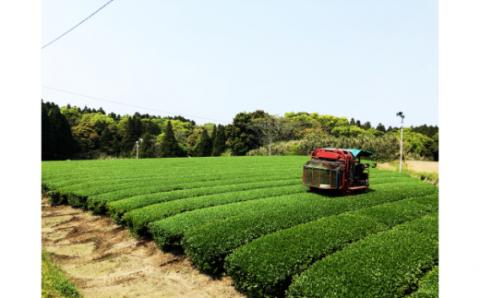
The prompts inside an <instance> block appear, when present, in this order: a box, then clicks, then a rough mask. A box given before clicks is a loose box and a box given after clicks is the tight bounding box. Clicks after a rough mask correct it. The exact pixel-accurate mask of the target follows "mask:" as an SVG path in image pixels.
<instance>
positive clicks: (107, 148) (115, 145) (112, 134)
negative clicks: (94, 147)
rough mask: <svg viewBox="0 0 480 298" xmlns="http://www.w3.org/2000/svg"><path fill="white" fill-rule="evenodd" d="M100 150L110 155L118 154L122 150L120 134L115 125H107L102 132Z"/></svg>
mask: <svg viewBox="0 0 480 298" xmlns="http://www.w3.org/2000/svg"><path fill="white" fill-rule="evenodd" d="M99 143H100V151H101V152H102V153H104V154H107V155H110V156H118V155H119V154H120V152H121V144H120V136H119V134H118V131H117V128H116V127H115V126H112V127H108V126H106V127H105V128H104V129H103V131H102V133H101V134H100V139H99Z"/></svg>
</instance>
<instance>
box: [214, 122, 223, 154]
mask: <svg viewBox="0 0 480 298" xmlns="http://www.w3.org/2000/svg"><path fill="white" fill-rule="evenodd" d="M225 147H226V146H225V127H224V126H223V125H219V126H218V129H217V133H216V134H215V139H214V140H213V149H212V155H213V156H220V155H221V154H222V153H223V152H224V151H225Z"/></svg>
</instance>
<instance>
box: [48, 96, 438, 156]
mask: <svg viewBox="0 0 480 298" xmlns="http://www.w3.org/2000/svg"><path fill="white" fill-rule="evenodd" d="M136 142H138V153H139V157H141V158H146V157H183V156H219V155H293V154H308V153H309V152H310V151H311V150H313V149H314V148H316V147H344V148H345V147H346V148H351V147H358V148H362V149H366V150H371V151H372V152H374V158H375V159H377V160H392V159H395V158H397V157H398V147H399V129H398V128H396V127H388V128H386V127H385V126H384V125H382V124H381V123H380V124H378V125H377V126H376V127H373V126H372V125H371V123H370V122H368V121H367V122H361V121H360V120H355V119H353V118H352V119H350V120H348V119H347V118H345V117H336V116H331V115H319V114H317V113H306V112H300V113H293V112H292V113H285V114H284V115H283V116H276V115H270V114H268V113H266V112H264V111H254V112H242V113H238V114H237V115H236V116H235V117H234V119H233V121H232V123H231V124H228V125H225V126H224V125H216V124H213V123H206V124H203V125H198V124H196V123H195V122H194V121H192V120H189V119H186V118H184V117H182V116H175V117H160V116H154V115H149V114H140V113H135V114H133V115H118V114H115V113H109V114H107V113H106V112H105V111H104V110H103V109H102V108H100V109H92V108H88V107H84V108H80V107H76V106H70V105H67V106H63V107H59V106H58V105H56V104H54V103H51V102H44V101H42V159H43V160H62V159H96V158H130V157H134V156H135V155H136V151H137V150H136V146H137V145H136ZM404 148H405V152H406V158H414V159H428V160H438V127H437V126H429V125H421V126H416V127H408V128H405V129H404Z"/></svg>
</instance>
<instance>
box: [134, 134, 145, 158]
mask: <svg viewBox="0 0 480 298" xmlns="http://www.w3.org/2000/svg"><path fill="white" fill-rule="evenodd" d="M142 142H143V139H142V138H140V139H138V140H137V141H135V151H136V158H137V159H138V151H139V149H140V144H141V143H142Z"/></svg>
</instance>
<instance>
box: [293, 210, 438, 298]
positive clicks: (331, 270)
mask: <svg viewBox="0 0 480 298" xmlns="http://www.w3.org/2000/svg"><path fill="white" fill-rule="evenodd" d="M437 261H438V215H437V214H432V215H428V216H425V217H422V218H420V219H416V220H414V221H411V222H408V223H405V224H402V225H399V226H396V227H394V228H393V229H391V230H388V231H386V232H383V233H380V234H376V235H372V236H368V237H366V238H365V239H363V240H361V241H358V242H355V243H353V244H351V245H350V246H348V247H347V248H345V249H343V250H341V251H339V252H337V253H334V254H332V255H329V256H327V257H326V258H324V259H323V260H320V261H318V262H317V263H315V264H314V265H313V266H311V267H310V268H309V269H308V270H307V271H305V272H304V273H302V274H300V275H299V276H297V277H296V278H294V280H293V282H292V284H291V286H290V287H289V289H288V291H287V294H288V297H403V296H404V295H405V293H408V291H409V289H410V288H412V287H415V285H416V284H418V281H419V279H420V278H421V276H422V274H423V271H425V270H426V269H429V268H432V267H433V266H434V265H435V264H436V262H437Z"/></svg>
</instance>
